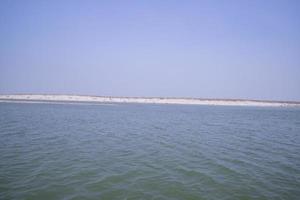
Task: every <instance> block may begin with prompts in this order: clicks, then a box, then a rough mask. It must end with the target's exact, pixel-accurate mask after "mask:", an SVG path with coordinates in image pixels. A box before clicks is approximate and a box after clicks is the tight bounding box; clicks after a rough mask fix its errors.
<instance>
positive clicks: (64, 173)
mask: <svg viewBox="0 0 300 200" xmlns="http://www.w3.org/2000/svg"><path fill="white" fill-rule="evenodd" d="M299 197H300V110H299V109H297V108H258V107H231V106H228V107H223V106H188V105H187V106H184V105H146V104H145V105H143V104H117V105H68V104H65V105H59V104H58V105H55V104H28V103H26V104H22V103H0V199H32V200H33V199H38V200H40V199H43V200H47V199H64V200H67V199H200V200H201V199H221V200H222V199H299Z"/></svg>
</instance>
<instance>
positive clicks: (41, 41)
mask: <svg viewBox="0 0 300 200" xmlns="http://www.w3.org/2000/svg"><path fill="white" fill-rule="evenodd" d="M16 93H30V94H82V95H98V96H143V97H147V96H155V97H158V96H161V97H199V98H238V99H261V100H292V101H294V100H296V101H300V1H297V0H294V1H289V0H281V1H279V0H264V1H262V0H251V1H250V0H236V1H232V0H226V1H225V0H223V1H222V0H218V1H217V0H216V1H214V0H207V1H205V0H203V1H201V0H197V1H189V0H186V1H171V0H157V1H155V0H151V1H141V0H139V1H130V0H128V1H123V0H122V1H113V0H109V1H101V0H98V1H92V0H87V1H84V0H82V1H76V0H72V1H55V0H51V1H50V0H48V1H46V0H41V1H39V0H35V1H30V0H26V1H23V0H19V1H16V0H12V1H10V0H1V1H0V94H16Z"/></svg>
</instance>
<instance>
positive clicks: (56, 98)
mask: <svg viewBox="0 0 300 200" xmlns="http://www.w3.org/2000/svg"><path fill="white" fill-rule="evenodd" d="M9 101H11V102H16V101H17V102H37V103H38V102H45V103H46V102H49V103H52V102H57V103H89V104H90V103H93V104H101V103H110V104H111V103H144V104H145V103H146V104H183V105H220V106H265V107H269V106H272V107H295V106H297V107H300V102H295V101H268V100H266V101H264V100H246V99H245V100H244V99H201V98H171V97H110V96H88V95H50V94H14V95H0V102H9Z"/></svg>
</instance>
